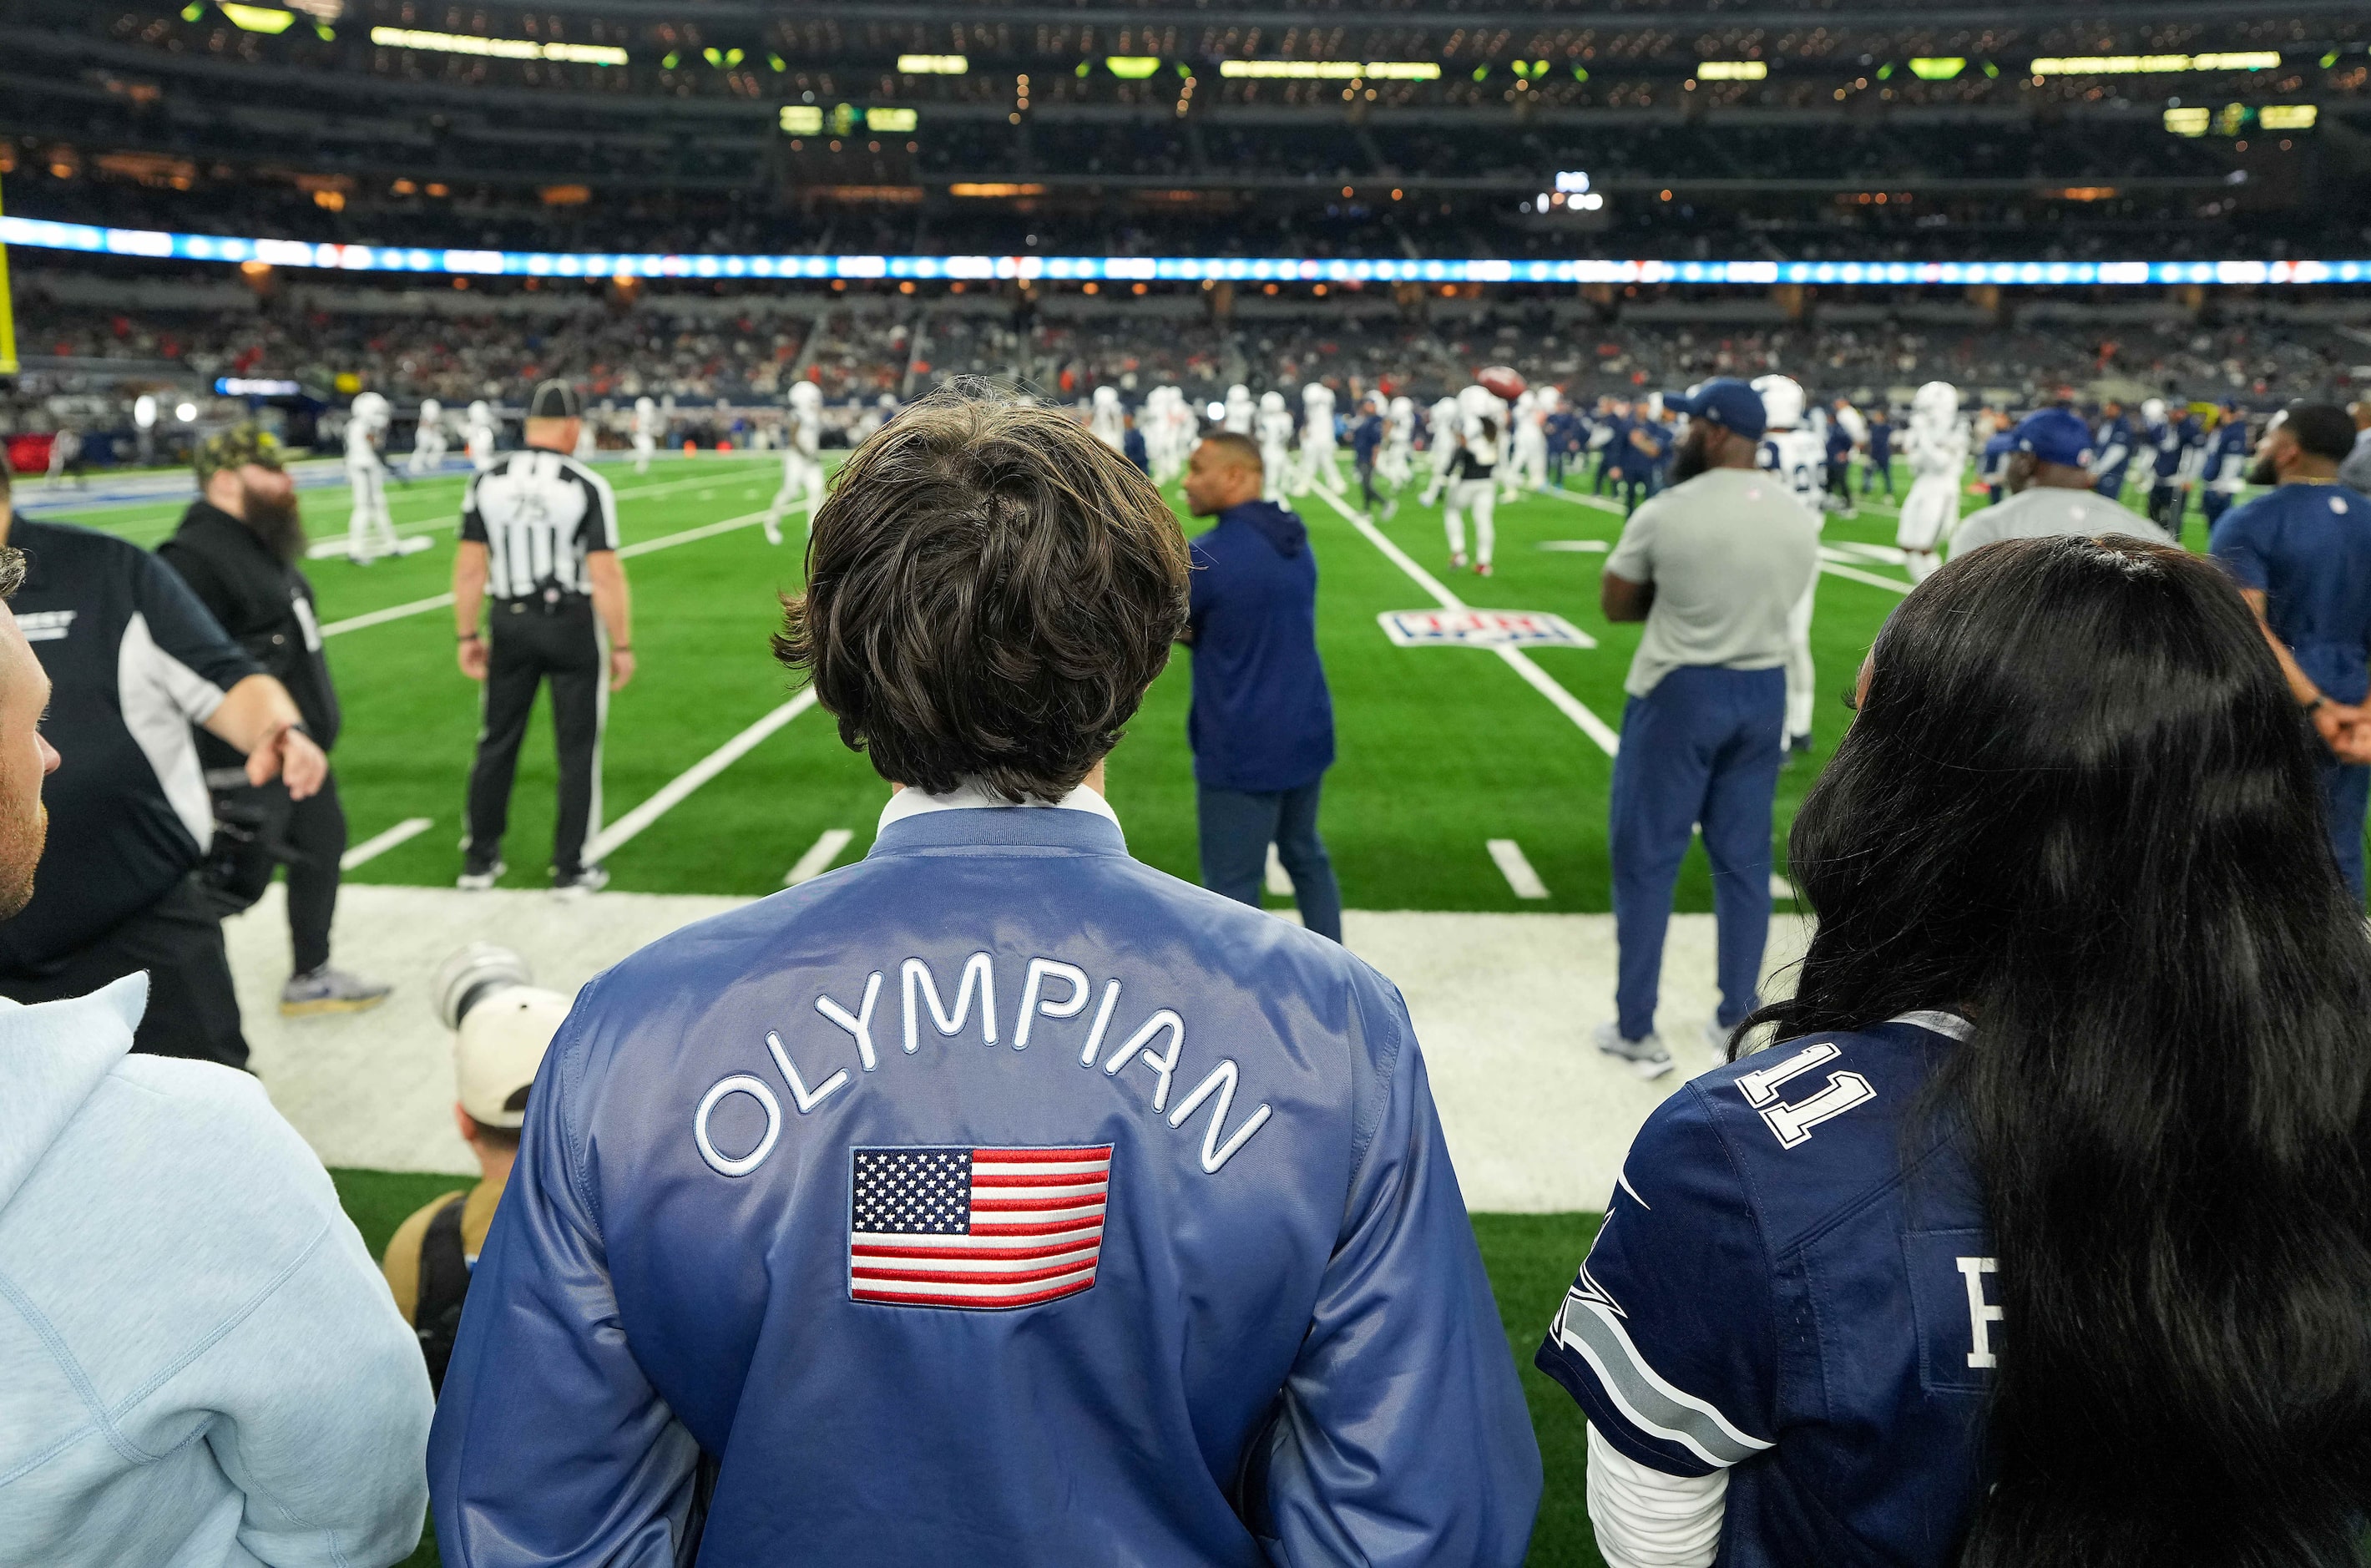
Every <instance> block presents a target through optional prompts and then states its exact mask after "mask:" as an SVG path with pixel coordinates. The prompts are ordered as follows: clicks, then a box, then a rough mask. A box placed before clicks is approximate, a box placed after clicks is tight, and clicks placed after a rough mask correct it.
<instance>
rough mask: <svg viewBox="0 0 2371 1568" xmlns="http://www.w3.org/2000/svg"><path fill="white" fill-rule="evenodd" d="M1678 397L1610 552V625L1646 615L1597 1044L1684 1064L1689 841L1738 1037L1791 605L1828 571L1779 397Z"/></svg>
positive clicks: (1650, 1070) (1724, 1035) (1723, 1031)
mask: <svg viewBox="0 0 2371 1568" xmlns="http://www.w3.org/2000/svg"><path fill="white" fill-rule="evenodd" d="M1663 406H1664V407H1665V408H1667V409H1677V410H1678V411H1679V412H1683V413H1685V414H1687V415H1688V416H1689V421H1690V423H1689V425H1688V433H1687V437H1686V439H1685V441H1684V442H1683V444H1682V446H1681V448H1680V452H1679V457H1678V460H1677V463H1676V465H1675V466H1674V469H1673V472H1672V477H1673V478H1674V479H1675V480H1677V481H1680V482H1678V483H1675V484H1674V485H1672V486H1671V488H1670V489H1668V490H1666V491H1664V492H1663V493H1662V494H1660V495H1658V496H1656V497H1655V498H1654V499H1653V500H1651V501H1649V502H1648V503H1647V504H1646V505H1643V506H1641V507H1639V508H1638V510H1637V513H1636V515H1634V516H1633V517H1631V518H1630V520H1629V521H1628V522H1627V523H1626V524H1625V525H1624V527H1623V529H1622V540H1621V542H1620V543H1619V544H1617V545H1615V546H1614V548H1613V553H1612V554H1611V555H1609V556H1607V557H1606V562H1605V575H1604V577H1603V579H1602V585H1601V587H1600V599H1601V602H1602V606H1603V609H1604V610H1605V618H1606V619H1607V620H1609V621H1645V622H1646V623H1647V629H1646V633H1645V635H1643V636H1642V637H1640V638H1639V641H1638V653H1637V656H1636V657H1635V658H1633V659H1632V660H1631V661H1630V677H1629V679H1628V680H1627V681H1625V683H1624V684H1625V689H1626V690H1627V691H1629V693H1630V700H1629V703H1627V704H1626V705H1625V707H1624V709H1623V713H1622V749H1621V750H1620V752H1619V753H1618V754H1617V755H1616V756H1615V758H1614V760H1613V806H1612V808H1611V817H1612V831H1611V835H1610V836H1611V846H1610V847H1611V850H1612V857H1613V928H1614V938H1615V941H1616V943H1617V944H1618V946H1619V947H1620V955H1619V958H1620V963H1619V977H1618V979H1617V981H1616V984H1615V992H1614V1003H1615V1008H1616V1011H1617V1013H1618V1015H1619V1016H1617V1017H1616V1018H1615V1019H1613V1021H1611V1022H1609V1023H1605V1024H1602V1025H1600V1026H1599V1028H1598V1030H1597V1035H1596V1043H1597V1048H1598V1049H1599V1050H1600V1051H1604V1052H1605V1053H1606V1054H1608V1055H1610V1056H1615V1057H1619V1058H1621V1059H1622V1060H1624V1061H1626V1062H1628V1063H1631V1065H1632V1066H1633V1067H1634V1068H1635V1069H1636V1070H1637V1073H1638V1074H1639V1075H1640V1076H1642V1077H1648V1078H1654V1077H1660V1076H1661V1075H1662V1074H1665V1073H1668V1072H1670V1071H1671V1052H1670V1051H1668V1050H1666V1049H1665V1048H1664V1046H1663V1043H1662V1040H1661V1037H1660V1035H1658V1034H1657V1032H1656V1030H1655V1005H1656V1002H1657V1000H1658V998H1659V989H1660V979H1661V976H1662V969H1663V936H1664V932H1665V929H1666V927H1667V926H1668V925H1669V924H1670V922H1671V891H1672V889H1673V887H1674V886H1675V885H1676V884H1677V882H1678V880H1679V874H1680V861H1681V858H1682V857H1683V855H1685V854H1687V849H1688V840H1689V837H1690V836H1691V834H1692V833H1693V831H1694V829H1695V828H1696V827H1697V826H1698V825H1699V824H1701V825H1702V827H1703V829H1704V840H1705V851H1706V854H1707V855H1708V856H1709V857H1710V859H1711V861H1712V872H1713V910H1714V913H1715V918H1716V922H1717V924H1718V932H1719V948H1720V958H1719V971H1720V1009H1719V1011H1718V1014H1717V1015H1716V1016H1714V1017H1713V1018H1711V1019H1709V1020H1707V1021H1706V1024H1705V1026H1704V1030H1705V1037H1706V1040H1707V1041H1708V1042H1710V1043H1712V1044H1713V1045H1714V1047H1715V1049H1716V1050H1719V1051H1726V1049H1727V1041H1728V1033H1729V1030H1731V1029H1733V1028H1736V1026H1737V1024H1738V1023H1739V1022H1740V1021H1741V1019H1743V1018H1744V1016H1745V1015H1746V1014H1748V1013H1750V1012H1752V1010H1753V1009H1754V1007H1755V1006H1757V1005H1759V1003H1760V997H1759V995H1758V994H1757V987H1758V986H1759V984H1760V981H1761V975H1762V953H1763V948H1764V945H1765V944H1766V943H1767V941H1768V939H1769V934H1770V819H1771V810H1772V802H1773V800H1774V799H1775V796H1776V795H1777V790H1778V768H1779V764H1780V762H1781V761H1783V760H1784V758H1785V754H1786V751H1785V746H1786V737H1785V731H1786V726H1787V714H1786V704H1787V676H1786V671H1785V668H1783V667H1784V665H1785V663H1786V658H1787V611H1788V610H1791V609H1792V608H1793V607H1794V605H1795V602H1796V601H1797V600H1798V599H1799V598H1802V596H1803V594H1804V593H1805V591H1806V590H1808V589H1809V588H1810V585H1811V580H1812V578H1813V576H1814V575H1816V574H1817V572H1818V570H1819V561H1820V525H1819V519H1817V518H1816V517H1813V516H1812V515H1811V514H1810V512H1809V511H1807V510H1806V509H1805V508H1804V507H1803V506H1802V505H1801V504H1800V503H1798V501H1796V500H1795V498H1794V496H1793V495H1792V494H1790V493H1789V492H1788V490H1787V486H1786V484H1785V483H1784V482H1782V481H1781V480H1780V479H1779V477H1778V476H1777V475H1775V474H1774V473H1769V472H1766V471H1764V470H1759V469H1757V468H1755V466H1754V458H1755V452H1756V450H1757V448H1758V447H1759V445H1760V443H1761V440H1762V436H1763V431H1764V423H1765V422H1764V413H1763V408H1762V399H1761V397H1760V395H1759V394H1757V393H1756V392H1755V391H1754V390H1753V389H1752V388H1751V387H1749V386H1747V385H1746V384H1745V383H1744V382H1742V381H1737V380H1731V379H1729V378H1726V377H1724V378H1722V379H1720V380H1717V381H1708V382H1706V383H1705V385H1704V386H1703V387H1701V388H1700V389H1697V391H1696V392H1695V393H1694V394H1693V395H1691V396H1688V397H1679V398H1674V397H1666V398H1665V399H1664V400H1663Z"/></svg>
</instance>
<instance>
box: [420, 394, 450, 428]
mask: <svg viewBox="0 0 2371 1568" xmlns="http://www.w3.org/2000/svg"><path fill="white" fill-rule="evenodd" d="M444 417H445V405H444V404H443V403H440V402H438V401H436V400H435V399H434V398H422V399H421V400H420V423H421V424H435V423H436V422H437V421H438V420H440V419H442V418H444Z"/></svg>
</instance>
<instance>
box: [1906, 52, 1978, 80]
mask: <svg viewBox="0 0 2371 1568" xmlns="http://www.w3.org/2000/svg"><path fill="white" fill-rule="evenodd" d="M1967 68H1968V62H1967V60H1966V58H1965V57H1964V56H1962V55H1958V54H1930V55H1925V56H1922V57H1921V58H1919V59H1915V60H1913V61H1912V62H1910V74H1911V75H1914V76H1915V77H1917V78H1918V79H1919V80H1920V81H1922V82H1948V81H1949V80H1950V79H1951V78H1952V77H1954V76H1956V75H1959V74H1960V72H1962V71H1964V70H1966V69H1967Z"/></svg>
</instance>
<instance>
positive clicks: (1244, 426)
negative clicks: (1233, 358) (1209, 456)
mask: <svg viewBox="0 0 2371 1568" xmlns="http://www.w3.org/2000/svg"><path fill="white" fill-rule="evenodd" d="M1252 412H1253V405H1252V389H1250V388H1249V387H1246V386H1244V385H1243V383H1242V382H1241V381H1238V382H1236V383H1235V384H1234V385H1233V386H1232V387H1230V388H1228V389H1227V417H1226V420H1225V423H1224V428H1225V429H1226V431H1227V433H1228V434H1229V435H1232V436H1251V435H1255V431H1254V430H1253V428H1252V425H1253V418H1252Z"/></svg>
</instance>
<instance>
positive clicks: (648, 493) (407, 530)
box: [305, 473, 717, 561]
mask: <svg viewBox="0 0 2371 1568" xmlns="http://www.w3.org/2000/svg"><path fill="white" fill-rule="evenodd" d="M716 482H717V478H716V476H715V475H714V474H712V473H704V474H700V475H699V476H697V477H696V478H692V479H677V480H669V481H667V482H665V483H660V484H645V485H640V486H637V487H635V488H633V489H630V490H619V491H616V492H614V493H613V497H614V499H616V500H618V501H620V502H624V501H646V500H649V499H651V498H652V497H653V496H658V495H664V494H666V493H667V492H669V491H671V490H688V489H690V488H691V487H692V486H693V485H695V484H706V485H714V484H715V483H716ZM464 494H467V492H466V490H465V491H464ZM392 499H393V498H392V497H390V501H392ZM460 499H461V498H460V497H459V496H455V497H454V498H453V500H451V501H449V502H446V503H445V510H446V511H447V512H449V513H450V514H451V515H450V516H447V517H439V518H438V519H437V520H436V521H434V522H432V523H414V524H411V525H410V526H409V527H404V528H397V529H396V530H395V537H396V538H398V539H418V538H422V537H423V536H425V535H428V534H433V533H443V532H444V531H445V529H447V528H459V527H460V526H461V515H460V511H459V502H460ZM703 499H705V497H703ZM345 552H346V547H345V544H344V542H343V541H342V540H338V539H335V538H330V537H327V536H325V537H323V538H321V539H318V540H315V541H314V542H313V544H312V546H311V547H310V548H309V549H307V550H306V552H305V553H306V556H307V557H308V558H309V559H312V560H315V561H328V560H331V559H334V558H335V557H337V556H341V555H343V554H344V553H345Z"/></svg>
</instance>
